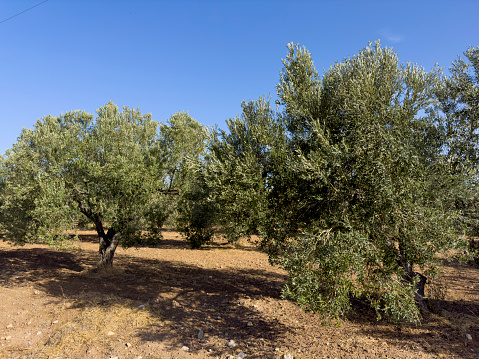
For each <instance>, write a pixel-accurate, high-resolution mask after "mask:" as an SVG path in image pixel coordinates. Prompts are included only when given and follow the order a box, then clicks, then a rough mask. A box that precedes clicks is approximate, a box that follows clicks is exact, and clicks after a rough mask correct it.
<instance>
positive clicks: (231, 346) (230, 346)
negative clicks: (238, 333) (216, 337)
mask: <svg viewBox="0 0 479 359" xmlns="http://www.w3.org/2000/svg"><path fill="white" fill-rule="evenodd" d="M226 346H227V347H228V348H234V347H235V346H236V342H235V341H234V340H233V339H231V340H230V341H228V343H226Z"/></svg>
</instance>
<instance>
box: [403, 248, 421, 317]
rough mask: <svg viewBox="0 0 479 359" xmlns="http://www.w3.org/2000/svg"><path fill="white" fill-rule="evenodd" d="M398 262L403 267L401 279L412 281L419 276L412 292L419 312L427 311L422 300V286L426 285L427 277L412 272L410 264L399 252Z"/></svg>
mask: <svg viewBox="0 0 479 359" xmlns="http://www.w3.org/2000/svg"><path fill="white" fill-rule="evenodd" d="M398 264H400V265H401V266H402V267H403V268H404V271H405V274H404V276H403V280H404V281H405V282H408V283H414V281H415V280H416V277H418V278H419V281H418V282H417V284H416V288H415V289H416V290H415V292H414V299H415V300H416V303H417V305H418V306H419V309H420V310H421V312H423V313H427V312H429V309H428V307H427V305H426V302H425V301H424V297H425V295H424V288H425V286H426V282H427V277H426V276H425V275H423V274H421V273H418V272H414V271H413V268H412V264H411V263H409V262H407V261H406V260H405V259H404V257H403V256H402V255H401V254H399V257H398Z"/></svg>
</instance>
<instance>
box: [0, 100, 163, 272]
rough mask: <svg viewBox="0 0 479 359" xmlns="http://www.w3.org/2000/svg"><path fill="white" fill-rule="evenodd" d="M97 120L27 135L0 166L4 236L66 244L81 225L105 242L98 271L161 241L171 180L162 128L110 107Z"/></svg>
mask: <svg viewBox="0 0 479 359" xmlns="http://www.w3.org/2000/svg"><path fill="white" fill-rule="evenodd" d="M97 115H98V116H97V118H96V119H94V118H93V115H91V114H88V113H85V112H82V111H74V112H68V113H66V114H64V115H61V116H59V117H53V116H47V117H44V118H42V119H41V120H38V121H37V123H36V124H35V127H34V129H32V130H28V129H23V131H22V133H21V135H20V136H19V138H18V141H17V142H16V143H15V144H14V145H13V148H12V149H10V150H8V151H7V152H6V157H5V159H4V160H3V161H2V163H1V168H0V171H1V172H0V178H1V208H0V215H1V229H2V230H3V232H4V238H5V239H8V240H10V241H13V242H16V243H25V242H37V241H43V242H48V243H52V244H58V243H61V241H62V240H64V239H65V238H67V237H68V234H67V230H68V229H72V228H75V225H76V224H77V223H78V221H80V220H81V219H82V217H83V219H82V221H86V222H89V223H92V224H93V225H94V226H95V229H96V232H97V233H98V238H99V260H98V267H99V268H103V267H109V266H111V265H112V263H113V257H114V253H115V250H116V248H117V246H118V244H119V243H121V244H122V245H125V246H131V245H134V244H135V243H138V241H141V240H142V238H143V237H144V236H143V235H142V230H149V233H150V235H153V236H157V237H158V236H160V234H159V232H158V230H157V229H158V228H161V225H162V222H163V221H164V220H165V214H164V213H163V212H162V211H161V210H158V208H160V209H161V208H162V203H161V201H162V196H161V195H160V193H159V191H158V190H159V189H161V188H163V187H164V182H163V177H164V174H165V173H166V170H165V168H164V161H163V158H162V153H161V149H160V148H159V147H158V141H157V127H158V123H157V122H155V121H152V120H151V115H149V114H147V115H142V114H141V112H140V110H139V109H129V108H128V107H124V108H123V111H121V112H120V111H119V109H118V107H117V106H116V105H114V104H113V103H112V102H109V103H108V104H106V105H105V106H103V107H100V108H99V109H98V110H97Z"/></svg>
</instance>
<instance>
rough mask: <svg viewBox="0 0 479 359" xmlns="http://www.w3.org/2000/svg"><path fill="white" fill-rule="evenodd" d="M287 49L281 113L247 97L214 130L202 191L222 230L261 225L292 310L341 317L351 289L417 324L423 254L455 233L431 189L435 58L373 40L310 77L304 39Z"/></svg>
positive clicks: (428, 257) (456, 242)
mask: <svg viewBox="0 0 479 359" xmlns="http://www.w3.org/2000/svg"><path fill="white" fill-rule="evenodd" d="M288 49H289V53H288V56H287V58H286V59H285V60H284V61H283V63H284V68H283V70H282V72H281V77H280V82H279V84H278V86H277V91H278V98H279V100H278V102H277V104H278V105H279V106H280V107H279V110H280V112H279V113H274V112H273V111H271V110H270V109H269V108H270V105H269V103H264V101H263V102H261V101H260V102H256V103H255V102H253V103H251V104H250V105H249V106H245V107H244V110H243V115H242V117H241V118H239V119H237V120H235V121H230V122H229V123H228V124H229V130H230V131H229V134H227V133H222V134H221V135H222V136H221V137H220V138H217V139H216V140H215V141H213V145H212V151H211V152H210V154H209V156H211V157H210V158H209V160H208V163H207V164H206V165H205V167H204V171H203V173H204V175H203V178H204V179H205V183H206V184H207V185H206V188H208V191H209V192H208V198H209V200H210V203H212V204H213V203H218V206H219V207H220V208H221V212H220V218H221V216H224V218H225V219H227V220H228V221H229V225H228V228H229V231H230V232H232V233H233V234H235V233H236V234H237V235H244V234H247V233H248V231H251V230H252V229H254V230H255V231H257V232H258V233H260V234H261V237H262V240H261V245H262V247H263V248H264V249H265V250H266V251H267V252H268V253H269V255H270V260H271V261H272V262H273V263H277V264H281V265H282V266H283V267H284V268H285V269H286V270H287V271H288V273H289V281H288V283H287V285H286V287H285V289H284V294H285V295H286V296H288V297H290V298H292V299H294V300H296V301H297V302H298V303H299V304H300V305H301V306H302V307H303V308H305V309H307V310H313V311H318V312H325V313H329V314H330V315H332V316H340V315H342V314H344V313H346V312H347V311H348V310H350V308H351V298H352V297H357V298H358V297H359V298H364V299H366V300H368V301H369V303H370V304H371V305H372V307H373V308H375V309H376V311H377V313H378V317H380V316H381V315H385V316H386V317H387V318H388V319H390V320H403V319H405V320H408V321H412V322H417V321H419V320H420V318H421V309H422V310H426V303H425V301H424V294H425V293H424V288H425V284H426V280H427V278H428V277H429V278H433V277H434V276H435V275H437V269H438V266H440V262H439V261H438V260H437V257H436V254H437V253H441V252H445V251H447V250H448V249H452V248H460V246H461V245H462V243H463V242H462V241H461V239H460V237H459V236H457V235H456V232H455V227H454V224H455V219H456V218H457V216H456V213H455V212H454V211H452V210H451V209H450V208H449V207H447V206H446V205H445V198H444V194H445V193H446V192H447V191H444V190H443V191H437V189H438V185H439V184H438V181H436V178H437V177H438V176H441V174H442V173H443V172H444V171H447V168H448V167H447V166H448V165H447V159H446V158H445V156H444V150H443V149H444V143H445V142H444V132H443V129H442V126H441V125H440V124H439V123H438V122H437V121H436V120H435V119H434V118H433V117H431V116H429V115H428V113H429V111H430V110H431V111H432V108H433V107H434V99H435V98H434V90H435V89H436V88H438V86H440V83H441V80H442V78H441V74H440V70H439V69H433V70H432V71H431V72H430V73H427V72H426V71H424V70H423V69H421V68H419V67H418V66H416V65H413V64H409V63H408V64H405V65H403V64H400V63H399V60H398V57H397V55H396V53H395V52H394V51H393V50H391V49H388V48H382V47H381V46H380V44H379V43H376V44H370V45H369V46H368V47H366V48H365V49H363V50H361V51H360V52H359V54H358V55H356V56H353V57H349V58H347V59H345V60H344V61H343V62H341V63H336V64H334V65H333V66H332V67H331V68H330V69H329V70H328V71H327V72H326V73H325V75H324V76H323V78H322V79H321V78H320V76H319V75H318V73H317V71H316V69H315V67H314V64H313V61H312V58H311V54H310V53H309V52H308V51H307V50H306V49H305V48H301V47H300V46H298V45H294V44H290V45H289V46H288ZM265 114H268V116H265ZM443 184H444V183H442V184H441V185H443ZM446 185H448V186H452V185H451V184H448V183H446ZM449 189H452V188H451V187H449ZM222 194H225V195H222ZM248 224H251V227H248Z"/></svg>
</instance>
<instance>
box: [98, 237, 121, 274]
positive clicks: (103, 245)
mask: <svg viewBox="0 0 479 359" xmlns="http://www.w3.org/2000/svg"><path fill="white" fill-rule="evenodd" d="M110 231H111V229H110V230H109V231H108V233H107V235H106V236H104V237H103V236H102V237H100V248H99V251H98V269H99V270H101V269H104V268H111V267H113V256H114V255H115V251H116V248H117V247H118V242H119V237H120V234H119V233H116V234H115V235H113V238H111V239H109V238H108V237H109V236H108V234H109V233H110Z"/></svg>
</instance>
